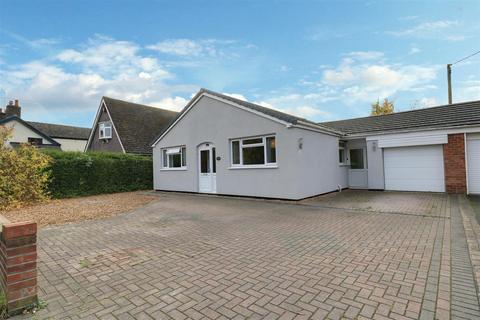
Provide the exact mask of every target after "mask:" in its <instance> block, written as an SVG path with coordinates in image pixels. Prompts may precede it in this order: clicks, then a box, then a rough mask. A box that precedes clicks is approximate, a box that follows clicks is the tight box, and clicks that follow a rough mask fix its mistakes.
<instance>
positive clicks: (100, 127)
mask: <svg viewBox="0 0 480 320" xmlns="http://www.w3.org/2000/svg"><path fill="white" fill-rule="evenodd" d="M105 128H109V129H110V135H109V136H107V135H106V134H105ZM102 132H103V136H102ZM112 135H113V125H112V122H111V121H102V122H99V123H98V138H99V139H101V140H102V139H112Z"/></svg>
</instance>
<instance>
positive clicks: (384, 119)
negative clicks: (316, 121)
mask: <svg viewBox="0 0 480 320" xmlns="http://www.w3.org/2000/svg"><path fill="white" fill-rule="evenodd" d="M320 124H322V125H324V126H328V127H330V128H332V129H335V130H339V131H342V132H345V133H346V134H350V135H353V134H372V133H383V132H391V131H409V130H418V129H441V128H450V127H462V126H469V125H478V124H480V101H469V102H462V103H454V104H451V105H442V106H436V107H431V108H424V109H416V110H410V111H403V112H396V113H392V114H388V115H381V116H370V117H364V118H355V119H347V120H339V121H330V122H322V123H320Z"/></svg>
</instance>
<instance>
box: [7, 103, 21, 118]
mask: <svg viewBox="0 0 480 320" xmlns="http://www.w3.org/2000/svg"><path fill="white" fill-rule="evenodd" d="M21 115H22V108H21V107H20V104H19V102H18V99H15V102H13V101H9V102H8V105H7V106H6V108H5V117H10V116H17V117H19V118H21Z"/></svg>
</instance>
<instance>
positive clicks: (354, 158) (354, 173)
mask: <svg viewBox="0 0 480 320" xmlns="http://www.w3.org/2000/svg"><path fill="white" fill-rule="evenodd" d="M348 185H349V186H350V188H358V189H366V188H368V170H367V149H366V148H356V149H350V168H349V169H348Z"/></svg>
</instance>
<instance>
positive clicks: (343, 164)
mask: <svg viewBox="0 0 480 320" xmlns="http://www.w3.org/2000/svg"><path fill="white" fill-rule="evenodd" d="M338 166H339V167H349V166H350V165H349V164H348V163H339V164H338Z"/></svg>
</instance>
